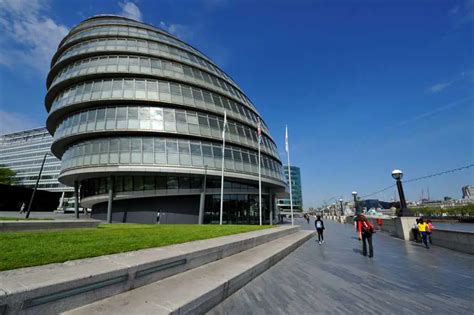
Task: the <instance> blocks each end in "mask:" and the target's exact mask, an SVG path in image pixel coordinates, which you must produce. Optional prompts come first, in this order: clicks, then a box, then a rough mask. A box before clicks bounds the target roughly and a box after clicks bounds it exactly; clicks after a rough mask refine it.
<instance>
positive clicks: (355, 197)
mask: <svg viewBox="0 0 474 315" xmlns="http://www.w3.org/2000/svg"><path fill="white" fill-rule="evenodd" d="M352 196H354V208H355V215H358V214H359V210H358V208H357V191H353V192H352Z"/></svg>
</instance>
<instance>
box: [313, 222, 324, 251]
mask: <svg viewBox="0 0 474 315" xmlns="http://www.w3.org/2000/svg"><path fill="white" fill-rule="evenodd" d="M314 226H315V227H316V231H317V232H318V242H319V245H321V244H322V243H324V236H323V231H324V222H323V220H321V216H320V215H318V216H317V217H316V221H314Z"/></svg>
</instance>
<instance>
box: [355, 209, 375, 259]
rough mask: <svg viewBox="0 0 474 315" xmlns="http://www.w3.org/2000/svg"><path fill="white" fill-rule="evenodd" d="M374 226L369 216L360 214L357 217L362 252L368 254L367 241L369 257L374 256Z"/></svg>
mask: <svg viewBox="0 0 474 315" xmlns="http://www.w3.org/2000/svg"><path fill="white" fill-rule="evenodd" d="M374 231H375V230H374V226H373V225H372V223H370V222H369V220H367V218H366V217H365V216H364V215H362V214H360V215H359V216H358V217H357V232H358V234H359V241H360V240H362V254H363V255H364V256H367V243H368V244H369V257H374V247H373V246H372V234H374Z"/></svg>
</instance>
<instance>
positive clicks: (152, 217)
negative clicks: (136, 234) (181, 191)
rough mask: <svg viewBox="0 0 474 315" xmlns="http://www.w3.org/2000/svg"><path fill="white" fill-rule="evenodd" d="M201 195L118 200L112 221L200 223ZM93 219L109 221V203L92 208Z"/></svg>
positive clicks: (114, 204) (113, 207) (114, 207)
mask: <svg viewBox="0 0 474 315" xmlns="http://www.w3.org/2000/svg"><path fill="white" fill-rule="evenodd" d="M199 199H200V196H199V195H195V196H167V197H154V198H139V199H127V200H117V201H114V202H113V204H112V205H113V206H112V221H113V222H121V223H142V224H156V223H160V224H197V223H199V222H198V220H199ZM92 218H94V219H98V220H107V203H106V202H104V203H99V204H97V205H94V206H93V207H92Z"/></svg>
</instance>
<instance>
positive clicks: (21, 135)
mask: <svg viewBox="0 0 474 315" xmlns="http://www.w3.org/2000/svg"><path fill="white" fill-rule="evenodd" d="M52 142H53V138H52V137H51V135H50V134H49V132H48V130H46V128H44V127H43V128H35V129H30V130H24V131H19V132H15V133H10V134H4V135H0V165H5V166H6V167H8V168H9V169H11V170H13V171H15V173H16V175H15V176H14V179H15V185H18V186H24V187H28V188H34V187H35V184H36V180H37V179H38V174H39V171H40V168H41V163H42V162H43V158H44V155H45V154H47V153H48V154H49V155H48V156H47V158H46V161H45V163H44V167H43V173H42V175H41V181H40V182H39V184H38V189H41V190H47V191H52V192H64V191H72V188H71V187H67V186H65V185H63V184H60V183H59V182H58V176H59V170H60V168H61V161H60V160H59V159H58V158H56V157H55V156H53V155H52V154H51V144H52Z"/></svg>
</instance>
